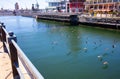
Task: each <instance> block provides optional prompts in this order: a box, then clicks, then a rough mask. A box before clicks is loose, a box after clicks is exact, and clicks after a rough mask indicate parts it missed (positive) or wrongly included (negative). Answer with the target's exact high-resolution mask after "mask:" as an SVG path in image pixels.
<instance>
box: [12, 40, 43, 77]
mask: <svg viewBox="0 0 120 79" xmlns="http://www.w3.org/2000/svg"><path fill="white" fill-rule="evenodd" d="M12 43H13V45H14V46H15V47H16V48H17V50H18V51H19V52H18V55H19V56H18V57H19V58H20V59H21V58H22V60H23V61H22V62H24V63H25V64H26V66H27V68H29V70H31V71H32V72H31V74H32V75H35V79H44V78H43V76H42V75H41V74H40V72H39V71H38V70H37V69H36V68H35V66H34V65H33V64H32V63H31V61H30V60H29V59H28V57H27V56H26V55H25V54H24V52H23V51H22V49H21V48H20V47H19V46H18V44H17V43H16V42H15V41H14V40H12ZM33 77H34V76H33Z"/></svg>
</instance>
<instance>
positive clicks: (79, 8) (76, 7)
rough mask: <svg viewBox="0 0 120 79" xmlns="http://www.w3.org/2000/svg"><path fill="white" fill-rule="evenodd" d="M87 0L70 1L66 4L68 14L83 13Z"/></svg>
mask: <svg viewBox="0 0 120 79" xmlns="http://www.w3.org/2000/svg"><path fill="white" fill-rule="evenodd" d="M84 2H85V0H69V1H68V2H67V3H66V10H67V12H83V10H84V7H85V5H84Z"/></svg>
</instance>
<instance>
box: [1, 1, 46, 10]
mask: <svg viewBox="0 0 120 79" xmlns="http://www.w3.org/2000/svg"><path fill="white" fill-rule="evenodd" d="M36 1H38V4H39V8H40V9H43V8H45V7H46V6H47V3H46V2H45V0H0V8H4V9H14V5H15V3H16V2H18V4H19V7H20V8H23V9H26V8H28V9H31V7H32V4H36Z"/></svg>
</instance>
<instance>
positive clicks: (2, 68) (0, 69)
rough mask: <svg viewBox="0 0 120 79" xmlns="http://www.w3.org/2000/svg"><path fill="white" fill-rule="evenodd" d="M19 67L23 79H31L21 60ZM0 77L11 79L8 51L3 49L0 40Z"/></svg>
mask: <svg viewBox="0 0 120 79" xmlns="http://www.w3.org/2000/svg"><path fill="white" fill-rule="evenodd" d="M19 67H20V70H21V72H22V74H23V75H24V78H25V79H31V78H30V76H29V74H28V73H27V71H26V70H25V68H24V66H23V65H22V63H21V61H20V60H19ZM0 79H13V73H12V66H11V61H10V58H9V55H8V53H5V52H4V51H3V44H2V42H0Z"/></svg>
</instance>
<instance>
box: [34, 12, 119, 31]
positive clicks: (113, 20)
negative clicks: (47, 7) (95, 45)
mask: <svg viewBox="0 0 120 79" xmlns="http://www.w3.org/2000/svg"><path fill="white" fill-rule="evenodd" d="M36 18H37V19H43V20H53V21H61V22H69V23H70V24H73V25H78V24H84V25H91V26H100V27H102V28H112V29H120V17H94V16H90V15H86V14H83V13H44V14H39V15H37V17H36Z"/></svg>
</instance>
